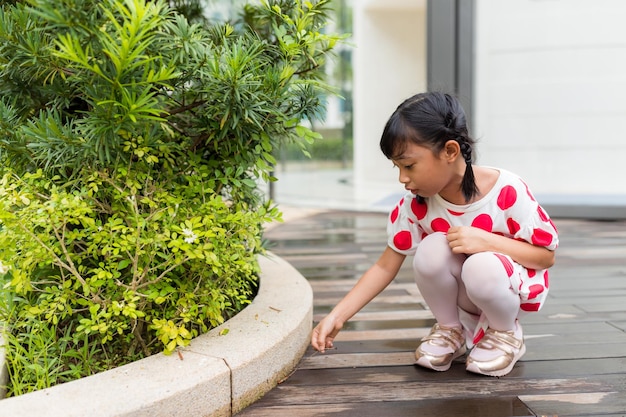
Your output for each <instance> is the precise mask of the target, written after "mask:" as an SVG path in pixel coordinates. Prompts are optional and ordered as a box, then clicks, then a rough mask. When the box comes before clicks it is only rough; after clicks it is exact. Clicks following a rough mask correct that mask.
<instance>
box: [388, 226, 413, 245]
mask: <svg viewBox="0 0 626 417" xmlns="http://www.w3.org/2000/svg"><path fill="white" fill-rule="evenodd" d="M393 244H394V245H395V246H396V248H398V249H399V250H408V249H411V247H412V246H413V238H412V237H411V232H409V231H408V230H402V231H400V232H398V233H396V235H395V236H394V237H393Z"/></svg>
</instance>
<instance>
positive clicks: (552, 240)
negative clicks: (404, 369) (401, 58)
mask: <svg viewBox="0 0 626 417" xmlns="http://www.w3.org/2000/svg"><path fill="white" fill-rule="evenodd" d="M474 143H475V141H474V140H473V139H472V138H471V137H470V136H469V134H468V129H467V123H466V118H465V113H464V111H463V109H462V107H461V105H460V103H459V101H458V100H457V99H456V98H454V97H452V96H451V95H449V94H443V93H422V94H417V95H415V96H413V97H411V98H409V99H407V100H406V101H404V102H403V103H402V104H400V106H399V107H398V108H397V109H396V110H395V112H394V113H393V114H392V115H391V118H390V119H389V121H388V122H387V124H386V125H385V129H384V131H383V134H382V138H381V141H380V147H381V150H382V152H383V153H384V154H385V156H386V157H387V158H389V159H390V160H391V161H392V162H393V164H394V166H395V167H396V168H397V169H398V171H399V180H400V182H401V183H402V184H404V186H405V188H406V190H407V191H408V193H407V194H406V195H405V196H404V197H403V198H402V199H401V200H400V202H399V203H398V204H397V205H396V207H395V208H394V209H393V210H392V211H391V213H390V215H389V219H388V224H387V233H388V242H387V248H386V249H385V251H384V252H383V253H382V255H381V256H380V258H379V259H378V261H377V262H376V263H375V264H374V265H373V266H372V267H371V268H370V269H369V270H368V271H367V272H365V274H364V275H363V276H362V277H361V278H360V280H359V281H358V282H357V283H356V285H355V286H354V288H352V290H350V292H349V293H348V294H347V295H346V296H345V297H344V298H343V299H342V300H341V301H340V302H339V303H338V304H337V306H336V307H335V308H334V309H333V310H332V311H331V312H330V313H329V314H328V316H326V317H325V318H324V319H323V320H322V321H321V322H320V323H319V324H318V325H317V326H316V327H315V329H313V334H312V338H311V345H312V346H313V348H315V349H316V350H318V351H320V352H324V350H325V349H327V348H331V347H332V346H333V339H334V338H335V336H336V335H337V333H338V332H339V330H341V328H342V327H343V325H344V323H345V322H346V321H347V320H348V319H350V318H351V317H352V316H353V315H354V314H356V313H357V312H358V311H359V310H360V309H361V308H363V307H364V306H365V305H366V304H367V303H368V302H369V301H371V300H372V299H373V298H374V297H375V296H376V295H378V294H379V293H380V292H381V291H382V290H383V289H385V287H387V285H389V283H390V282H391V281H392V280H393V279H394V277H395V276H396V274H397V273H398V270H399V269H400V266H401V265H402V262H403V261H404V259H405V257H406V256H407V255H413V270H414V274H415V281H416V283H417V286H418V288H419V290H420V293H421V294H422V296H423V297H424V300H425V302H426V303H427V304H428V307H429V308H430V310H431V311H432V313H433V315H434V317H435V320H436V324H435V325H434V326H433V328H432V329H431V331H430V334H429V335H428V336H426V337H424V338H423V339H422V343H421V344H420V345H419V347H418V348H417V350H416V351H415V358H416V364H417V365H420V366H423V367H426V368H430V369H434V370H436V371H446V370H448V369H449V368H450V365H451V363H452V361H453V360H454V359H456V358H458V357H460V356H462V355H464V354H465V353H466V350H467V349H470V348H472V350H471V351H470V353H469V355H468V356H467V360H466V369H467V370H468V371H470V372H474V373H478V374H484V375H490V376H503V375H506V374H508V373H509V372H510V371H511V369H513V366H514V365H515V363H516V362H517V361H518V360H519V359H520V358H521V357H522V355H523V354H524V353H525V351H526V347H525V345H524V338H523V334H522V328H521V326H520V324H519V322H518V317H519V316H520V313H522V312H530V311H537V310H539V309H540V308H541V306H542V304H543V302H544V301H545V299H546V296H547V293H548V268H550V267H551V266H552V265H553V264H554V250H555V249H556V247H557V245H558V236H557V231H556V227H555V226H554V224H553V223H552V221H551V220H550V217H549V216H548V215H547V214H546V212H545V211H544V210H543V209H542V208H541V206H540V205H539V204H538V203H537V201H536V200H535V198H534V197H533V195H532V193H531V192H530V190H529V189H528V187H527V186H526V184H525V183H524V182H523V181H522V180H521V179H520V178H519V177H518V176H516V175H514V174H512V173H510V172H507V171H505V170H503V169H499V168H492V167H486V166H475V165H472V160H473V153H474Z"/></svg>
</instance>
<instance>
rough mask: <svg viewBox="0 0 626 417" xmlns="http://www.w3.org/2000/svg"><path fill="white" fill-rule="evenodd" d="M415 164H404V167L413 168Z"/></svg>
mask: <svg viewBox="0 0 626 417" xmlns="http://www.w3.org/2000/svg"><path fill="white" fill-rule="evenodd" d="M413 165H414V164H411V165H405V166H404V169H411V168H413Z"/></svg>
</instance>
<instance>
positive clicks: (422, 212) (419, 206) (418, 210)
mask: <svg viewBox="0 0 626 417" xmlns="http://www.w3.org/2000/svg"><path fill="white" fill-rule="evenodd" d="M411 210H413V213H414V214H415V215H416V216H417V219H418V220H422V219H423V218H424V217H426V212H427V211H428V206H427V205H426V202H423V203H420V202H419V201H417V198H414V199H413V200H412V201H411Z"/></svg>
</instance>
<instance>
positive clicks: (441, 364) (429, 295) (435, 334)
mask: <svg viewBox="0 0 626 417" xmlns="http://www.w3.org/2000/svg"><path fill="white" fill-rule="evenodd" d="M464 260H465V255H455V254H453V253H452V251H451V250H450V246H449V245H448V241H447V240H446V236H445V234H443V233H434V234H431V235H429V236H427V237H426V238H424V239H423V240H422V241H421V242H420V244H419V246H418V248H417V252H416V253H415V257H414V260H413V269H414V272H415V281H416V283H417V287H418V288H419V290H420V293H421V294H422V296H423V297H424V300H425V301H426V304H428V306H429V308H430V310H431V311H432V313H433V315H434V316H435V319H436V320H437V324H435V326H433V328H432V330H431V332H430V334H429V335H428V336H426V337H424V338H423V339H422V343H421V344H420V345H419V346H418V348H417V350H416V351H415V358H416V362H415V363H416V364H417V365H420V366H424V367H426V368H430V369H434V370H436V371H446V370H448V369H449V368H450V365H451V363H452V361H453V360H454V359H455V358H457V357H459V356H461V355H463V354H464V353H465V336H464V335H463V330H462V327H461V322H460V320H459V313H458V306H457V303H458V300H459V295H460V294H462V293H465V289H464V287H463V283H462V282H461V279H460V277H461V267H462V266H463V261H464Z"/></svg>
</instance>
